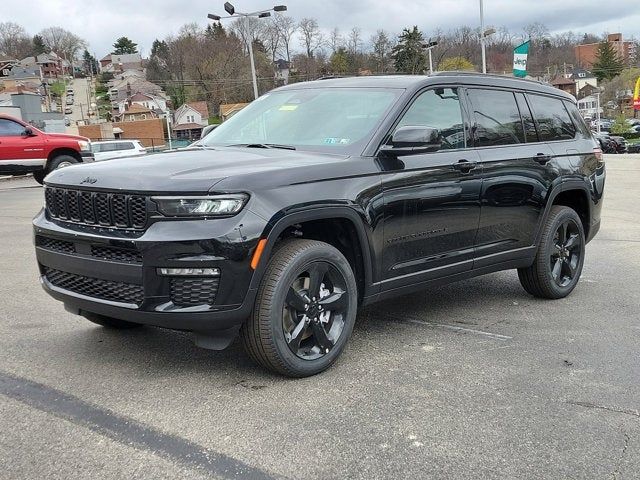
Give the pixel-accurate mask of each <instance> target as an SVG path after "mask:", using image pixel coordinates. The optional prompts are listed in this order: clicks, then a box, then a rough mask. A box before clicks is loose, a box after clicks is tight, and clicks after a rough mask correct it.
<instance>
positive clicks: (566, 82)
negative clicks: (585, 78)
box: [551, 76, 576, 96]
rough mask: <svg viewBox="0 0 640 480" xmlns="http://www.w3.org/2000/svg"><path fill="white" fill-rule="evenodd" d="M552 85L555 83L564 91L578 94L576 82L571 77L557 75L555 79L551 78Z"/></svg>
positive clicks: (555, 85)
mask: <svg viewBox="0 0 640 480" xmlns="http://www.w3.org/2000/svg"><path fill="white" fill-rule="evenodd" d="M551 85H553V86H554V87H556V88H559V89H560V90H562V91H563V92H567V93H570V94H571V95H573V96H575V95H576V84H575V82H574V81H573V79H571V78H566V77H562V76H560V77H556V78H554V79H553V80H551Z"/></svg>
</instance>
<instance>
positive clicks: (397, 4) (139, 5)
mask: <svg viewBox="0 0 640 480" xmlns="http://www.w3.org/2000/svg"><path fill="white" fill-rule="evenodd" d="M2 3H3V4H4V5H3V6H2V8H1V9H0V10H1V11H0V22H3V21H12V22H15V23H18V24H20V25H22V26H23V27H24V28H25V29H26V30H27V32H28V33H29V34H30V35H33V34H35V33H37V32H38V31H39V30H41V29H43V28H46V27H49V26H61V27H63V28H66V29H67V30H70V31H72V32H73V33H75V34H76V35H79V36H80V37H82V38H84V39H85V40H86V41H87V42H88V43H89V49H90V51H91V53H93V54H95V55H96V56H97V57H98V58H101V57H102V56H104V55H105V54H107V53H109V52H110V51H111V49H112V44H113V43H114V41H115V39H116V38H118V37H121V36H127V37H129V38H131V39H132V40H133V41H134V42H136V43H138V45H139V48H140V49H141V53H142V54H143V56H146V55H148V54H149V51H150V49H151V43H152V42H153V40H154V39H155V38H164V37H166V36H167V35H170V34H175V33H177V31H178V30H179V28H180V27H181V26H182V25H184V24H185V23H191V22H196V23H199V24H200V25H202V26H204V25H206V23H207V18H206V17H207V13H217V14H224V9H223V4H224V1H223V0H206V1H205V0H30V1H29V2H28V4H22V3H21V2H19V1H18V0H2ZM232 3H234V5H235V6H236V9H238V10H239V11H244V12H249V11H256V10H260V9H265V8H270V7H272V6H273V5H272V4H271V3H267V2H266V1H265V0H242V1H240V0H236V1H235V2H233V1H232ZM280 3H284V4H286V5H287V7H288V12H287V14H288V15H290V16H292V17H294V18H295V19H297V20H299V19H301V18H304V17H313V18H316V19H317V20H318V23H319V24H320V27H322V28H323V29H324V30H326V31H327V32H328V31H329V30H331V29H332V28H334V27H338V28H339V29H340V30H341V31H342V32H343V33H347V32H348V31H349V30H351V28H353V27H354V26H357V27H359V28H360V29H361V30H362V33H363V38H365V39H368V38H369V37H370V35H371V34H372V33H374V32H375V31H376V30H377V29H379V28H384V29H385V30H387V31H388V32H391V33H394V34H397V33H399V32H401V31H402V29H403V28H404V27H409V26H413V25H417V26H418V28H420V30H422V31H423V32H424V34H425V37H429V35H430V32H433V31H434V30H436V29H438V28H439V29H441V30H444V31H446V30H449V29H451V28H455V27H457V26H460V25H468V26H473V27H475V26H478V25H479V23H480V20H479V0H415V1H406V0H405V1H398V0H395V1H394V0H384V1H383V0H276V3H274V4H280ZM606 5H608V4H607V2H605V1H604V0H535V1H532V0H484V12H485V25H486V26H487V27H488V26H493V27H496V28H499V27H503V26H504V27H507V28H509V30H510V31H512V32H522V29H523V27H524V26H525V25H526V24H529V23H533V22H540V23H543V24H545V25H546V26H547V27H548V28H549V30H551V31H552V32H561V31H568V30H573V31H574V32H580V33H583V32H590V33H596V34H601V33H603V32H611V33H613V32H622V33H623V35H624V36H625V37H631V36H635V37H636V38H640V2H639V1H638V0H617V1H616V2H615V6H614V7H612V8H607V7H606ZM295 43H296V44H297V40H296V42H295ZM296 46H297V45H296Z"/></svg>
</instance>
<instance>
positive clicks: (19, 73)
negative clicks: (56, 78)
mask: <svg viewBox="0 0 640 480" xmlns="http://www.w3.org/2000/svg"><path fill="white" fill-rule="evenodd" d="M8 73H9V74H8V75H7V76H6V77H2V78H1V81H2V84H3V85H4V88H5V89H7V90H14V89H16V88H17V87H18V86H25V87H29V86H33V85H40V84H41V83H42V71H41V70H40V66H39V65H34V66H31V67H23V66H21V65H16V66H14V67H13V68H12V69H11V70H10V71H9V72H8Z"/></svg>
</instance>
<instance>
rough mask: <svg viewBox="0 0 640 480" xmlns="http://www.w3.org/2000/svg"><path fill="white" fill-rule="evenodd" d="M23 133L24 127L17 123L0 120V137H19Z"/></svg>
mask: <svg viewBox="0 0 640 480" xmlns="http://www.w3.org/2000/svg"><path fill="white" fill-rule="evenodd" d="M23 132H24V127H23V126H22V125H21V124H19V123H18V122H14V121H12V120H7V119H6V118H0V136H2V137H19V136H20V135H22V133H23Z"/></svg>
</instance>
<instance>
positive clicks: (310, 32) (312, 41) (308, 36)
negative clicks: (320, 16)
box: [298, 18, 324, 58]
mask: <svg viewBox="0 0 640 480" xmlns="http://www.w3.org/2000/svg"><path fill="white" fill-rule="evenodd" d="M298 28H299V29H300V44H301V45H302V46H303V47H304V48H305V51H306V53H307V57H308V58H313V54H314V52H315V51H316V50H318V49H320V48H321V47H322V44H323V42H324V37H323V35H322V32H321V31H320V28H319V27H318V21H317V20H316V19H315V18H303V19H302V20H300V23H299V24H298Z"/></svg>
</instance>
